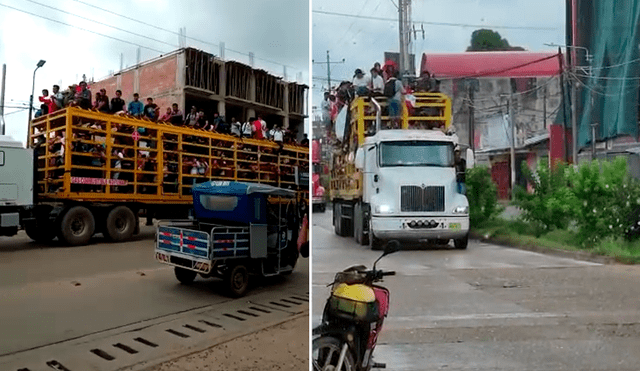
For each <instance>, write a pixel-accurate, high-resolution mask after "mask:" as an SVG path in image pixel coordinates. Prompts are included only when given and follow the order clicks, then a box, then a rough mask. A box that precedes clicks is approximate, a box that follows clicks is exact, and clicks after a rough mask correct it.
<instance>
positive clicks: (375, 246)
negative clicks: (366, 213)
mask: <svg viewBox="0 0 640 371" xmlns="http://www.w3.org/2000/svg"><path fill="white" fill-rule="evenodd" d="M369 247H370V248H371V250H373V251H381V250H382V248H383V241H382V240H380V239H379V238H376V237H375V236H374V235H373V231H371V223H369Z"/></svg>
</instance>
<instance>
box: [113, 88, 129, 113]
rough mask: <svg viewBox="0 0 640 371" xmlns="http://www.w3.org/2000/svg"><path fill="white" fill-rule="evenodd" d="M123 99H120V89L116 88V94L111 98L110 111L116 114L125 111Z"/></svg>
mask: <svg viewBox="0 0 640 371" xmlns="http://www.w3.org/2000/svg"><path fill="white" fill-rule="evenodd" d="M124 107H125V101H124V99H122V91H121V90H119V89H118V90H116V96H115V97H114V98H111V113H113V114H118V113H119V112H126V111H125V109H124Z"/></svg>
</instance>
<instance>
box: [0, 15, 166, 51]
mask: <svg viewBox="0 0 640 371" xmlns="http://www.w3.org/2000/svg"><path fill="white" fill-rule="evenodd" d="M0 6H3V7H5V8H9V9H13V10H15V11H18V12H21V13H25V14H29V15H32V16H34V17H38V18H42V19H46V20H48V21H51V22H55V23H59V24H62V25H65V26H69V27H73V28H77V29H79V30H81V31H86V32H91V33H92V34H95V35H99V36H102V37H106V38H109V39H112V40H116V41H120V42H123V43H126V44H129V45H134V46H137V47H140V48H144V49H147V50H151V51H154V52H156V53H160V54H165V53H164V52H163V51H161V50H157V49H153V48H150V47H148V46H144V45H140V44H136V43H133V42H130V41H127V40H122V39H119V38H117V37H113V36H109V35H105V34H101V33H100V32H95V31H91V30H87V29H86V28H82V27H78V26H74V25H71V24H68V23H64V22H61V21H58V20H55V19H51V18H47V17H45V16H41V15H38V14H35V13H31V12H28V11H26V10H22V9H18V8H14V7H12V6H9V5H5V4H1V3H0Z"/></svg>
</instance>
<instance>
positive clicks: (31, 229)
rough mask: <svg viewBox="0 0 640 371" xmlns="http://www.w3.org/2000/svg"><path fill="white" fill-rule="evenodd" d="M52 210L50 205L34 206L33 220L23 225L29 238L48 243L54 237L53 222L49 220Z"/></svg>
mask: <svg viewBox="0 0 640 371" xmlns="http://www.w3.org/2000/svg"><path fill="white" fill-rule="evenodd" d="M52 210H53V208H52V207H50V206H42V207H36V211H35V213H34V217H35V220H34V221H31V222H27V223H25V225H24V231H25V232H26V233H27V236H29V238H31V239H32V240H34V241H36V242H39V243H49V242H51V240H53V239H54V238H55V237H56V230H55V227H54V223H52V222H51V221H50V220H49V214H50V213H51V211H52Z"/></svg>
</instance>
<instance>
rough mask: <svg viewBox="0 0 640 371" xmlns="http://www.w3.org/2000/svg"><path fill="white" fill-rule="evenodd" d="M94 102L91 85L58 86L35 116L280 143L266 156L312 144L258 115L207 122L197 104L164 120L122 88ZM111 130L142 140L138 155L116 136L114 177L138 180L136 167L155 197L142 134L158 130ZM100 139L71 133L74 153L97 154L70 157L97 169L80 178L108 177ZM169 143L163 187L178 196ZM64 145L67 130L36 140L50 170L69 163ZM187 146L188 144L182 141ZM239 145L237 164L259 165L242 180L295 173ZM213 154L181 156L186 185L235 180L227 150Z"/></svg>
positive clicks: (55, 175) (175, 109)
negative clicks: (69, 115) (94, 116)
mask: <svg viewBox="0 0 640 371" xmlns="http://www.w3.org/2000/svg"><path fill="white" fill-rule="evenodd" d="M91 98H92V93H91V90H90V89H88V87H87V84H86V82H84V81H82V82H80V84H78V85H77V86H70V87H69V90H67V91H65V92H61V91H60V87H59V86H58V85H54V86H53V94H51V95H49V91H48V90H47V89H44V90H43V91H42V96H40V97H39V100H40V102H42V105H41V107H40V111H39V112H37V114H36V117H38V116H42V115H47V114H51V113H53V112H55V111H57V110H60V109H63V108H66V107H74V106H75V107H80V108H84V109H91V110H95V111H99V112H103V113H108V114H114V115H122V116H129V117H135V118H142V119H146V120H150V121H154V122H156V121H160V122H165V123H170V124H173V125H176V126H182V127H189V128H193V129H200V130H204V131H208V132H216V133H222V134H230V135H233V136H236V137H239V138H254V139H265V140H272V141H274V142H275V143H276V144H278V148H275V149H273V150H271V149H270V148H268V147H263V148H262V151H261V154H262V155H265V154H266V155H270V154H271V155H274V156H275V155H278V154H280V153H281V151H282V149H283V148H284V144H299V145H302V146H308V145H309V141H308V138H307V135H306V134H305V135H304V139H303V140H302V141H300V142H299V143H297V142H296V140H295V133H291V132H290V131H288V130H286V129H283V128H282V127H281V126H279V125H274V126H273V127H272V128H271V129H269V127H268V125H267V123H266V121H265V120H264V119H263V118H262V116H260V115H258V116H257V117H251V118H249V120H248V121H247V122H244V123H242V122H239V121H237V120H236V118H235V117H232V118H231V120H230V122H226V120H225V118H224V117H223V116H220V115H218V113H215V114H214V115H213V118H212V119H211V120H209V119H208V118H207V117H206V115H205V113H204V111H203V110H202V109H198V108H197V107H196V106H192V107H191V110H190V111H189V113H187V114H186V115H184V114H183V112H182V110H180V109H179V106H178V104H177V103H173V104H172V106H171V107H167V109H166V111H165V113H164V114H163V115H162V116H160V107H158V105H157V104H155V103H154V102H153V98H151V97H149V98H147V99H146V104H143V102H141V101H140V96H139V94H138V93H135V94H133V100H132V101H131V102H129V103H128V104H127V103H126V102H125V101H124V100H123V99H122V91H120V90H116V91H115V97H114V98H112V99H111V100H109V97H108V95H107V92H106V90H105V89H100V90H99V91H98V92H96V94H95V100H94V101H93V102H92V99H91ZM78 125H80V126H82V127H87V128H92V129H96V130H106V127H105V123H104V122H100V121H95V122H92V121H87V122H79V123H78ZM111 131H112V132H113V133H121V134H132V133H133V132H134V131H137V132H138V133H139V134H140V136H141V138H140V139H139V141H138V144H139V147H140V148H139V149H138V150H137V151H136V150H135V149H133V148H127V146H131V145H133V142H132V140H133V139H132V136H130V135H124V136H123V135H115V136H113V140H114V144H115V146H114V148H113V150H112V153H111V169H112V173H111V179H114V180H123V181H134V178H133V177H134V174H133V173H131V172H127V171H126V170H135V169H137V170H139V171H143V172H148V173H141V174H138V177H137V179H135V180H136V181H137V182H138V183H142V185H140V189H139V190H138V192H140V193H155V188H154V187H153V186H152V185H151V184H153V183H155V182H156V179H155V175H154V174H152V173H154V172H156V170H157V162H156V158H155V155H154V154H153V152H150V151H148V150H145V148H149V147H153V148H155V143H152V141H149V140H147V139H146V138H144V136H147V135H151V136H153V132H154V130H153V129H147V128H144V127H139V128H137V129H136V128H134V127H133V126H131V125H127V124H124V123H118V122H117V121H115V122H113V123H112V127H111ZM40 132H41V131H40V130H39V129H38V128H37V127H36V128H35V129H34V133H35V134H38V133H40ZM167 135H168V134H167ZM98 136H100V135H99V134H96V133H93V134H92V133H89V132H78V133H76V132H75V131H74V132H73V137H72V138H71V147H70V148H71V151H73V152H80V153H87V154H93V156H88V157H84V156H73V157H72V159H71V161H72V163H73V165H78V166H80V167H82V166H88V167H92V168H96V170H89V169H83V168H78V169H76V173H77V174H78V175H77V176H80V177H89V178H104V177H105V174H104V173H103V169H104V166H105V165H106V164H107V162H108V161H109V157H108V156H107V153H106V146H105V145H104V144H94V143H87V141H89V142H94V141H97V140H98V139H97V138H96V137H98ZM186 138H187V140H192V141H193V143H192V144H196V145H197V144H203V143H204V142H203V143H201V142H200V141H202V140H203V138H200V137H197V136H187V137H186ZM104 139H106V138H104V136H102V140H104ZM165 139H169V140H171V139H175V140H177V138H165V137H164V136H163V140H165ZM169 140H167V141H166V142H165V143H164V144H163V145H164V147H165V148H164V149H165V150H167V151H169V153H167V152H165V153H164V154H163V156H164V158H163V163H164V169H163V173H164V176H163V183H164V185H163V188H164V191H165V192H177V191H178V184H177V183H178V173H179V171H178V170H179V165H180V163H179V157H178V155H177V153H174V151H176V150H177V147H175V148H171V147H170V146H171V145H172V144H171V143H170V141H169ZM65 142H66V138H65V130H58V131H56V132H55V133H52V134H51V136H50V137H48V138H38V139H36V146H37V147H39V146H40V145H46V146H47V147H48V149H49V152H50V153H52V154H53V155H54V156H52V157H50V158H49V160H48V161H49V162H50V164H49V166H52V167H58V166H60V165H63V164H64V161H65V156H64V151H65ZM184 145H189V144H187V143H184ZM211 145H212V146H215V147H220V148H224V147H228V146H229V142H227V141H214V140H212V142H211ZM123 146H124V147H123ZM167 146H169V147H167ZM174 146H175V145H174ZM235 146H236V144H231V147H230V148H229V150H233V149H234V147H235ZM120 147H123V148H120ZM237 147H238V148H237V149H243V153H239V154H238V155H237V156H238V159H239V160H246V161H249V162H255V164H252V165H250V166H246V168H245V167H242V168H240V167H239V168H238V172H239V174H238V176H239V177H241V178H243V179H256V180H258V179H261V180H275V179H272V177H271V176H270V175H269V174H264V173H263V174H262V175H260V172H265V171H266V172H268V171H273V172H274V174H277V175H291V174H289V173H290V172H292V171H293V170H291V169H289V168H286V166H285V168H286V169H278V168H277V167H276V166H275V165H274V164H268V163H261V164H260V165H258V157H259V155H260V154H258V153H255V155H253V156H252V155H251V154H246V153H244V152H247V151H249V152H252V147H251V146H244V145H243V143H242V142H240V143H237ZM194 148H195V147H194ZM256 150H257V149H256ZM189 152H197V153H199V152H198V151H197V148H196V149H192V150H189ZM213 155H214V156H215V158H211V159H209V156H208V151H207V153H204V152H203V154H202V156H196V155H194V154H193V153H190V154H189V155H188V156H183V157H182V170H181V172H182V174H184V175H185V179H184V180H185V181H187V182H191V180H193V182H194V183H195V179H196V177H198V176H220V177H233V170H234V169H233V168H232V167H231V166H232V164H233V156H230V155H229V154H228V153H226V152H225V150H222V149H221V150H216V151H214V153H213ZM280 162H281V163H282V164H283V165H290V161H289V159H287V158H285V159H283V160H281V161H280ZM291 165H296V166H297V165H301V164H298V163H297V161H296V163H291ZM101 168H102V169H101ZM121 170H125V171H121ZM281 171H283V172H284V173H281ZM98 172H99V173H98ZM63 174H64V169H62V168H59V169H56V170H53V171H51V172H49V173H48V174H47V175H46V176H47V178H48V179H61V178H62V176H63ZM145 183H147V184H145ZM147 185H148V186H147ZM75 186H76V187H79V188H78V189H77V190H78V191H100V189H101V188H102V187H101V186H96V185H84V184H83V185H75ZM130 187H131V186H114V188H113V189H112V191H114V192H119V191H123V192H128V191H129V188H130ZM60 189H61V185H60V184H57V185H52V186H50V188H49V192H55V191H58V190H60Z"/></svg>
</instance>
